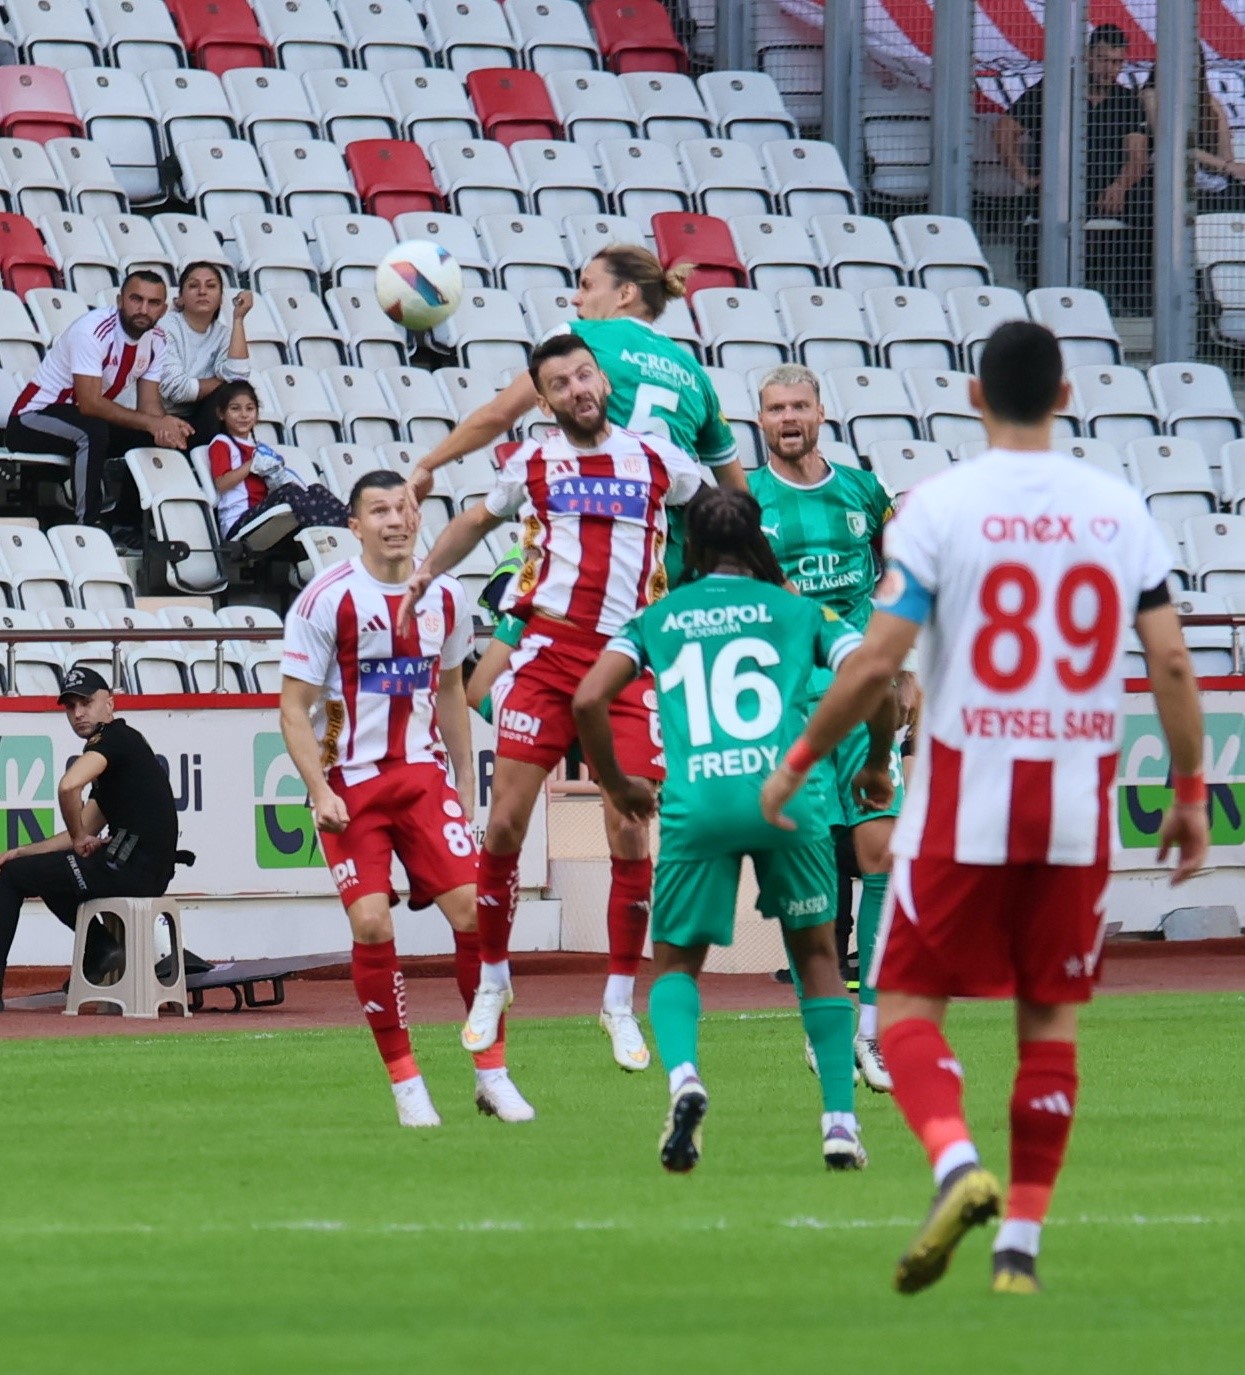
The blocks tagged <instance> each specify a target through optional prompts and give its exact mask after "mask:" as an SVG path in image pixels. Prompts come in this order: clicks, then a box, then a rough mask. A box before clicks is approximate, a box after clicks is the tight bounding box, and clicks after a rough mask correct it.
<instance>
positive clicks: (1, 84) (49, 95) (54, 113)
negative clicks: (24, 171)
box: [0, 67, 84, 143]
mask: <svg viewBox="0 0 1245 1375" xmlns="http://www.w3.org/2000/svg"><path fill="white" fill-rule="evenodd" d="M0 136H3V137H4V138H28V139H31V140H32V141H33V142H35V143H47V142H48V141H49V139H54V138H82V137H84V135H83V131H82V121H81V120H80V119H79V118H78V116H77V114H76V113H75V111H74V107H73V99H72V97H71V96H70V94H69V86H68V85H67V83H66V81H65V78H64V77H63V76H62V75H61V74H60V72H58V71H57V70H56V69H55V68H54V67H0Z"/></svg>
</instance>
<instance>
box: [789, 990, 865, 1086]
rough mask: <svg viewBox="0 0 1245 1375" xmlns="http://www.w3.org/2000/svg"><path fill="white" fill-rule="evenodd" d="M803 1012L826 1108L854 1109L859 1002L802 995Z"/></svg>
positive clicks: (805, 1028) (801, 1006) (801, 1013)
mask: <svg viewBox="0 0 1245 1375" xmlns="http://www.w3.org/2000/svg"><path fill="white" fill-rule="evenodd" d="M800 1016H801V1017H802V1018H803V1020H804V1030H805V1032H806V1033H807V1034H808V1039H809V1040H810V1041H811V1042H812V1043H813V1052H814V1054H815V1055H816V1056H817V1069H818V1073H819V1076H820V1079H821V1101H822V1104H823V1106H824V1108H825V1110H826V1112H854V1111H855V1101H856V1100H855V1093H854V1090H853V1075H852V1070H853V1068H854V1067H855V1056H854V1053H853V1049H852V1037H853V1036H854V1035H855V1030H856V1005H855V1004H854V1003H853V1002H852V1000H851V999H850V998H801V999H800Z"/></svg>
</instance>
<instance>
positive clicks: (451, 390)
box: [432, 368, 499, 420]
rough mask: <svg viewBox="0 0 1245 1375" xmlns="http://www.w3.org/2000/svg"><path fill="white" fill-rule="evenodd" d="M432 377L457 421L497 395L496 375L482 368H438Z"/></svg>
mask: <svg viewBox="0 0 1245 1375" xmlns="http://www.w3.org/2000/svg"><path fill="white" fill-rule="evenodd" d="M432 375H433V377H434V379H435V380H436V383H437V386H438V387H440V388H441V394H442V396H444V398H445V402H446V405H447V406H448V407H449V409H450V411H451V412H452V413H453V414H454V415H455V416H456V417H457V418H458V419H459V420H465V419H466V418H467V416H469V415H470V414H471V412H472V411H474V410H478V409H479V408H480V407H481V406H483V405H484V404H485V403H486V402H488V401H492V400H493V398H494V397H495V396H496V395H497V390H498V384H499V379H498V377H497V375H496V374H495V373H490V372H486V371H485V370H484V369H482V368H438V369H437V370H436V372H434V373H433V374H432Z"/></svg>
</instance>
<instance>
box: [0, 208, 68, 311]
mask: <svg viewBox="0 0 1245 1375" xmlns="http://www.w3.org/2000/svg"><path fill="white" fill-rule="evenodd" d="M0 277H2V278H3V280H4V285H5V286H6V287H8V289H9V290H10V291H15V292H16V293H17V294H18V295H19V296H20V297H21V298H22V299H23V300H25V298H26V293H27V292H28V291H30V290H31V289H32V288H33V287H43V286H60V284H61V280H60V273H59V272H58V271H57V270H56V264H55V263H54V262H53V261H52V259H51V258H49V257H48V252H47V249H46V248H45V247H44V243H43V240H42V239H41V238H40V237H39V231H38V230H37V229H36V228H35V227H34V225H33V224H32V223H31V222H30V221H29V220H28V219H27V218H26V216H25V215H0Z"/></svg>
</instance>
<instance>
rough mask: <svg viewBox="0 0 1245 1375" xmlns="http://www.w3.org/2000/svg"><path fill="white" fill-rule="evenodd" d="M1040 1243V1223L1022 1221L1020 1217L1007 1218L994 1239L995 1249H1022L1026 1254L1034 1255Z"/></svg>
mask: <svg viewBox="0 0 1245 1375" xmlns="http://www.w3.org/2000/svg"><path fill="white" fill-rule="evenodd" d="M1041 1244H1042V1224H1041V1223H1040V1222H1024V1221H1022V1220H1021V1219H1020V1218H1008V1219H1007V1221H1006V1222H1004V1223H1002V1225H1001V1226H1000V1227H999V1234H998V1236H996V1237H995V1239H994V1249H995V1250H996V1251H1023V1252H1024V1254H1025V1255H1026V1256H1036V1255H1037V1253H1038V1247H1039V1246H1041Z"/></svg>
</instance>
